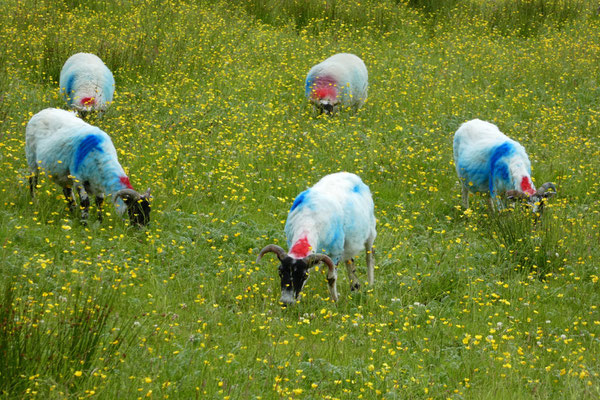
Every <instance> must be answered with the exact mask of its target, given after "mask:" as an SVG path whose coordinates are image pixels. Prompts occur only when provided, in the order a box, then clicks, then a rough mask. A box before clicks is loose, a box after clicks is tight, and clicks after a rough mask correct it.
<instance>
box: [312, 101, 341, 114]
mask: <svg viewBox="0 0 600 400" xmlns="http://www.w3.org/2000/svg"><path fill="white" fill-rule="evenodd" d="M337 106H338V105H337V104H332V103H331V102H330V101H329V100H321V101H319V103H318V104H317V108H318V110H319V114H325V115H333V114H334V113H335V112H336V110H337Z"/></svg>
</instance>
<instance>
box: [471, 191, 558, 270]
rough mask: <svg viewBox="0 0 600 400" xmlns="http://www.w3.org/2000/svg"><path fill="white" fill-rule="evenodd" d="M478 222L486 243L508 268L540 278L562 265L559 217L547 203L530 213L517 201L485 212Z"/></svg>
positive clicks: (529, 207) (529, 210) (526, 207)
mask: <svg viewBox="0 0 600 400" xmlns="http://www.w3.org/2000/svg"><path fill="white" fill-rule="evenodd" d="M482 222H483V225H485V229H484V230H483V231H484V232H485V235H484V236H485V238H486V241H487V244H488V246H489V247H490V248H491V250H492V252H493V253H494V254H497V255H498V258H499V259H498V261H499V263H502V262H505V263H507V266H508V267H509V268H510V270H514V271H524V272H527V273H530V274H532V275H537V276H538V277H540V278H543V277H544V276H545V275H546V274H547V273H548V272H551V271H554V270H556V269H558V268H559V267H560V266H562V264H563V261H562V260H563V259H564V254H563V253H564V250H563V249H562V248H561V242H562V239H561V234H560V232H561V230H560V221H559V219H558V217H557V216H556V215H554V213H553V212H552V208H551V207H546V208H545V209H544V212H543V213H532V212H531V206H530V205H527V204H522V203H520V202H517V203H514V204H513V205H512V206H511V207H510V208H506V209H503V210H500V211H499V212H491V213H489V214H488V215H487V216H486V218H482ZM507 256H508V257H507Z"/></svg>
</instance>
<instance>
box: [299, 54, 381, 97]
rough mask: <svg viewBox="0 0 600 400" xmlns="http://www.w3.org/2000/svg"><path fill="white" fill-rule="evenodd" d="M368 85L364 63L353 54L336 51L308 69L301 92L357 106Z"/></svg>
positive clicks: (365, 95)
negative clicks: (303, 89)
mask: <svg viewBox="0 0 600 400" xmlns="http://www.w3.org/2000/svg"><path fill="white" fill-rule="evenodd" d="M368 86H369V77H368V72H367V67H366V66H365V63H364V62H363V61H362V60H361V59H360V58H359V57H357V56H355V55H354V54H348V53H340V54H335V55H333V56H331V57H329V58H328V59H326V60H325V61H323V62H321V63H319V64H317V65H315V66H314V67H312V68H311V69H310V71H309V72H308V75H307V77H306V81H305V96H306V97H307V98H308V99H311V98H312V97H317V98H319V99H321V98H328V99H329V100H331V101H332V103H336V102H337V101H339V102H341V103H342V104H344V105H346V106H352V105H356V106H358V107H360V106H362V105H363V104H364V102H365V100H366V99H367V91H368ZM336 100H337V101H336Z"/></svg>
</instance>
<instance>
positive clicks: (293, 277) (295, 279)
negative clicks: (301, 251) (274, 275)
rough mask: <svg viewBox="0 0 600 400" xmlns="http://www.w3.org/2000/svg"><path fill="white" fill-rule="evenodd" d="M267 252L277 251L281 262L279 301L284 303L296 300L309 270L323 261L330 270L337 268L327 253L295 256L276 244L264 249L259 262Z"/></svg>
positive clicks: (259, 256) (257, 260)
mask: <svg viewBox="0 0 600 400" xmlns="http://www.w3.org/2000/svg"><path fill="white" fill-rule="evenodd" d="M266 253H275V254H276V255H277V258H278V259H279V261H280V262H281V264H280V265H279V277H280V278H281V298H280V299H279V301H280V302H281V303H283V304H284V305H288V304H294V303H295V302H296V299H298V296H299V295H300V292H301V291H302V288H303V287H304V284H305V283H306V280H307V279H308V271H309V270H310V269H311V268H312V267H314V266H315V265H317V264H319V263H320V262H323V263H325V264H326V265H327V266H328V268H329V269H330V270H335V265H334V264H333V261H331V258H329V257H328V256H327V255H325V254H310V255H308V256H306V257H304V258H293V257H290V256H289V255H288V254H287V253H286V252H285V250H283V249H282V248H281V247H279V246H277V245H274V244H270V245H268V246H266V247H265V248H264V249H262V250H261V251H260V253H259V255H258V258H257V259H256V262H257V263H258V262H259V261H260V259H261V258H262V256H263V255H265V254H266Z"/></svg>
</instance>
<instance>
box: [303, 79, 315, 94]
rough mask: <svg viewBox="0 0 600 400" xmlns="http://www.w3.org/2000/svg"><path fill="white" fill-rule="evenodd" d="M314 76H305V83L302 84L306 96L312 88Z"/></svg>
mask: <svg viewBox="0 0 600 400" xmlns="http://www.w3.org/2000/svg"><path fill="white" fill-rule="evenodd" d="M314 80H315V79H314V77H312V76H309V77H307V78H306V83H305V85H304V95H305V96H306V97H308V96H309V95H310V91H311V90H312V86H313V81H314Z"/></svg>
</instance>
